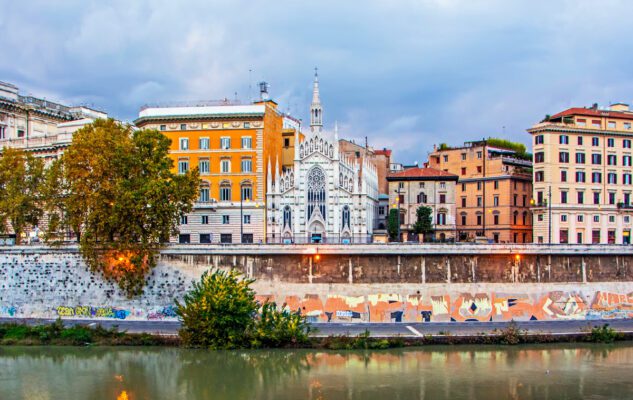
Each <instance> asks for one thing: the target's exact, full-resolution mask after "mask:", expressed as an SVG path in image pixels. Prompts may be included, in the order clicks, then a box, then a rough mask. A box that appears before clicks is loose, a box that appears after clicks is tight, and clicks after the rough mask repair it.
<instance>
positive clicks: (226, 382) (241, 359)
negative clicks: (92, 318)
mask: <svg viewBox="0 0 633 400" xmlns="http://www.w3.org/2000/svg"><path fill="white" fill-rule="evenodd" d="M581 398H582V399H633V344H630V343H629V344H619V345H577V344H576V345H547V346H545V345H543V346H517V347H502V346H478V347H475V346H472V347H471V346H454V347H448V346H447V347H437V346H434V347H428V348H424V349H416V350H405V349H402V350H385V351H367V352H365V351H349V352H332V351H310V350H272V351H219V352H212V351H202V350H183V349H177V348H121V347H117V348H108V347H95V348H78V347H0V399H2V400H5V399H7V400H8V399H11V400H13V399H29V400H49V399H95V400H102V399H108V400H136V399H231V400H233V399H368V400H369V399H387V400H397V399H493V400H500V399H581Z"/></svg>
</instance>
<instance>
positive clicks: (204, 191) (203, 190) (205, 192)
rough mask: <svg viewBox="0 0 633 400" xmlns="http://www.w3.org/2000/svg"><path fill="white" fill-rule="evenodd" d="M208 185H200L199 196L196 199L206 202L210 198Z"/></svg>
mask: <svg viewBox="0 0 633 400" xmlns="http://www.w3.org/2000/svg"><path fill="white" fill-rule="evenodd" d="M209 192H210V190H209V186H208V185H205V186H202V187H200V196H199V197H198V201H199V202H201V203H208V202H209V200H210V199H211V196H210V193H209Z"/></svg>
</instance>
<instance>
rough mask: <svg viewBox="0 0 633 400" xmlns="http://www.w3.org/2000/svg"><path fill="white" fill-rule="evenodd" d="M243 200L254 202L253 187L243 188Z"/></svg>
mask: <svg viewBox="0 0 633 400" xmlns="http://www.w3.org/2000/svg"><path fill="white" fill-rule="evenodd" d="M242 200H249V201H250V200H253V187H252V186H248V185H247V186H242Z"/></svg>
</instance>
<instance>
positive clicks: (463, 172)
mask: <svg viewBox="0 0 633 400" xmlns="http://www.w3.org/2000/svg"><path fill="white" fill-rule="evenodd" d="M462 175H466V167H462Z"/></svg>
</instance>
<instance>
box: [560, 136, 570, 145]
mask: <svg viewBox="0 0 633 400" xmlns="http://www.w3.org/2000/svg"><path fill="white" fill-rule="evenodd" d="M558 143H559V144H569V136H567V135H560V136H558Z"/></svg>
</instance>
